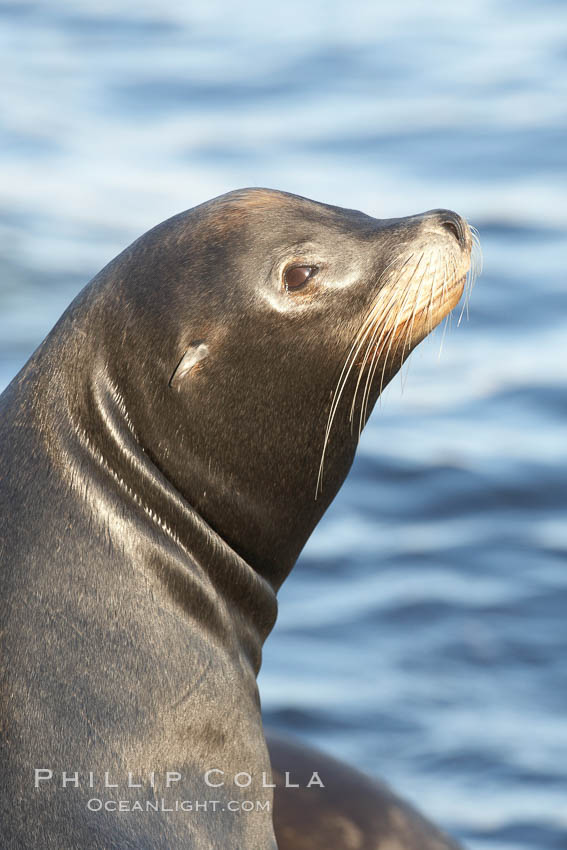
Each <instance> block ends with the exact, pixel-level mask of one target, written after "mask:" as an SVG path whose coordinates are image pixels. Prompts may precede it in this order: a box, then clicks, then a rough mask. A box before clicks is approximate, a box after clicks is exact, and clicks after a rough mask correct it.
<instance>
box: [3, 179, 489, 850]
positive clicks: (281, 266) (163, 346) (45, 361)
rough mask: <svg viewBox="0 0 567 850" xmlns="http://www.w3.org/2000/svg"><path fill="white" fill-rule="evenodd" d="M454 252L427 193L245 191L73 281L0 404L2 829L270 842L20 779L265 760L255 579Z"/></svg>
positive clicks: (234, 823) (289, 536)
mask: <svg viewBox="0 0 567 850" xmlns="http://www.w3.org/2000/svg"><path fill="white" fill-rule="evenodd" d="M471 245H472V237H471V231H470V230H469V228H468V225H467V224H466V222H465V221H464V220H463V219H461V218H460V217H459V216H458V215H456V214H455V213H452V212H450V211H447V210H434V211H432V212H427V213H423V214H421V215H412V216H409V217H407V218H395V219H376V218H372V217H370V216H367V215H365V214H363V213H361V212H358V211H355V210H346V209H341V208H339V207H333V206H328V205H325V204H320V203H316V202H314V201H310V200H308V199H306V198H301V197H298V196H295V195H290V194H286V193H283V192H275V191H269V190H266V189H246V190H241V191H237V192H232V193H229V194H228V195H224V196H222V197H220V198H216V199H214V200H212V201H209V202H207V203H205V204H202V205H201V206H198V207H195V208H194V209H192V210H189V211H187V212H184V213H181V214H180V215H177V216H174V217H173V218H171V219H169V220H168V221H166V222H163V223H162V224H160V225H158V226H157V227H155V228H154V229H153V230H150V231H149V232H148V233H146V234H145V235H144V236H142V237H141V238H140V239H138V240H137V241H136V242H134V243H133V244H132V245H131V246H130V247H129V248H127V249H126V250H125V251H124V252H123V253H122V254H120V255H119V256H118V257H117V258H116V259H115V260H113V261H112V262H111V263H110V264H109V265H108V266H107V267H106V268H104V269H103V270H102V271H101V272H100V273H99V274H98V275H97V276H96V277H95V278H94V279H93V280H92V281H91V283H90V284H88V285H87V286H86V287H85V289H84V290H83V291H82V292H81V293H80V294H79V295H78V296H77V298H76V299H75V301H74V302H73V303H72V304H71V306H70V307H69V308H68V310H67V311H66V312H65V313H64V315H63V316H62V317H61V319H60V320H59V322H58V323H57V324H56V326H55V327H54V329H53V330H52V331H51V333H50V334H49V335H48V337H47V338H46V339H45V341H44V342H43V343H42V345H41V346H40V347H39V348H38V350H37V351H36V352H35V353H34V355H33V356H32V357H31V358H30V360H29V361H28V363H27V364H26V366H25V367H24V368H23V369H22V371H21V372H20V373H19V375H17V376H16V378H15V379H14V380H13V381H12V383H11V384H10V386H9V387H8V388H7V389H6V391H5V392H4V393H3V394H2V396H1V399H0V407H1V410H2V420H1V423H0V461H1V465H2V478H1V480H0V503H1V510H2V516H3V528H2V537H3V539H2V547H1V559H2V567H1V570H0V583H1V584H0V635H1V642H2V658H3V659H4V671H3V676H4V678H3V681H4V685H3V690H2V691H1V692H0V699H1V701H2V718H3V719H2V725H3V728H2V732H3V734H2V739H1V750H2V762H3V778H2V785H1V792H2V796H1V797H0V809H1V811H0V824H1V826H0V836H1V839H2V840H1V842H0V843H1V844H2V846H14V847H31V846H39V844H41V845H42V846H43V845H45V844H48V845H49V846H57V847H58V850H71V848H75V847H77V846H81V847H82V848H85V850H86V848H89V847H93V848H95V847H96V848H98V847H101V846H120V847H122V846H124V847H126V846H128V847H130V846H136V847H141V846H144V847H152V848H171V847H181V846H191V847H193V848H195V850H204V848H209V847H215V848H231V850H232V848H235V847H254V848H262V850H268V848H270V850H273V848H275V839H274V833H273V824H272V818H271V814H270V812H269V811H267V812H266V811H265V810H263V811H261V812H254V813H250V814H249V815H247V816H246V817H241V816H239V814H238V813H237V814H234V810H229V809H228V807H226V806H225V807H224V808H222V805H221V804H219V805H221V811H219V813H218V815H217V816H215V817H214V818H209V819H200V820H199V821H198V822H197V821H191V820H188V819H187V818H186V817H185V816H184V815H183V813H182V812H179V813H174V814H167V815H165V814H164V815H163V816H159V815H157V814H156V815H155V816H153V817H150V816H148V817H145V816H134V815H132V817H130V816H129V815H128V814H126V813H124V814H121V815H120V816H116V814H115V813H113V812H110V811H102V812H99V813H89V810H88V808H87V805H86V803H87V799H86V794H87V792H84V791H82V790H81V789H76V791H77V793H76V794H74V795H70V794H68V793H67V794H61V793H59V792H58V791H57V788H56V787H55V786H50V787H48V788H47V787H46V788H45V789H44V791H42V793H39V789H36V790H38V793H35V790H34V788H33V771H34V769H36V768H42V767H45V766H46V765H48V766H49V768H50V770H53V771H59V772H60V771H71V770H72V771H77V772H80V773H81V775H83V774H85V773H88V772H90V771H93V770H96V771H99V772H100V771H103V772H104V771H109V772H110V773H112V774H120V773H121V771H122V772H123V771H124V768H126V770H128V771H132V772H136V773H137V774H140V775H148V774H149V773H151V772H159V771H163V770H172V771H175V772H178V773H179V774H180V775H182V776H184V777H188V779H187V780H186V786H184V787H179V788H178V789H177V790H178V793H179V794H180V795H189V794H190V787H191V777H195V776H199V775H203V774H204V773H205V772H206V771H207V770H208V769H210V768H219V769H221V770H223V771H224V772H225V773H226V775H236V774H238V773H239V772H241V771H246V772H247V773H249V774H250V775H252V776H261V775H263V774H264V773H266V772H268V773H269V770H270V763H269V758H268V753H267V750H266V744H265V741H264V737H263V734H262V727H261V716H260V710H259V700H258V693H257V688H256V681H255V677H256V674H257V672H258V670H259V666H260V659H261V649H262V644H263V641H264V640H265V638H266V636H267V635H268V633H269V631H270V629H271V628H272V626H273V623H274V620H275V616H276V608H277V604H276V591H277V589H278V588H279V586H280V585H281V583H282V581H283V580H284V579H285V577H286V576H287V574H288V573H289V571H290V570H291V568H292V566H293V564H294V563H295V560H296V559H297V556H298V555H299V553H300V551H301V549H302V547H303V546H304V544H305V542H306V540H307V538H308V537H309V535H310V534H311V532H312V531H313V529H314V527H315V526H316V524H317V522H318V521H319V519H320V518H321V516H322V514H323V513H324V511H325V509H326V508H327V506H328V505H329V503H330V502H331V501H332V499H333V498H334V496H335V495H336V493H337V492H338V490H339V488H340V486H341V484H342V483H343V481H344V479H345V477H346V475H347V473H348V470H349V468H350V466H351V463H352V460H353V457H354V453H355V450H356V445H357V441H358V437H359V434H360V431H361V430H362V428H363V427H364V424H365V422H366V421H367V418H368V416H369V415H370V412H371V410H372V408H373V405H374V403H375V401H376V399H377V398H378V396H379V394H380V392H381V391H382V389H383V387H384V386H386V384H387V383H388V382H389V381H390V380H391V378H392V377H393V376H394V375H395V374H396V372H397V371H398V370H399V368H400V366H401V365H402V363H403V362H404V360H405V359H406V358H407V356H408V355H409V353H410V352H411V350H412V349H413V348H414V347H415V346H416V345H417V344H418V343H419V342H420V340H422V339H423V338H424V337H425V336H426V335H427V334H428V333H429V331H430V330H431V329H432V327H433V326H434V325H435V324H437V323H438V322H439V321H440V320H441V319H442V318H443V316H444V315H446V314H447V313H448V312H449V311H450V310H451V309H452V308H453V307H454V306H455V304H456V303H457V301H458V300H459V298H460V297H461V294H462V290H463V285H464V281H465V277H466V275H467V271H468V269H469V266H470V256H471ZM30 777H31V779H30ZM180 785H181V783H180ZM145 792H146V793H147V794H150V793H151V792H150V789H148V788H146V789H145ZM140 793H143V792H140ZM225 793H226V794H228V793H229V792H228V791H226V792H224V791H223V790H222V789H219V799H220V800H221V803H222V801H223V800H224V802H225V803H227V804H228V802H229V798H228V797H226V800H225V797H224V796H223V794H225ZM235 793H236V792H235V791H234V789H232V790H231V791H230V794H231V795H232V796H233V795H234V794H235ZM242 793H243V794H244V793H245V794H246V795H249V794H250V793H253V791H251V790H250V789H245V790H243V792H242ZM14 799H17V800H18V805H17V806H15V805H13V804H12V803H13V800H14ZM246 799H250V797H249V796H247V797H246Z"/></svg>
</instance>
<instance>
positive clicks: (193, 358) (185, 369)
mask: <svg viewBox="0 0 567 850" xmlns="http://www.w3.org/2000/svg"><path fill="white" fill-rule="evenodd" d="M208 353H209V346H208V345H207V344H206V343H204V342H203V341H202V340H197V342H193V343H192V344H191V347H190V348H188V349H187V351H186V352H185V354H184V355H183V357H182V358H181V360H180V361H179V363H178V364H177V366H176V367H175V370H174V372H173V375H172V376H171V378H170V379H169V386H170V387H173V388H174V389H178V388H179V385H180V384H181V382H182V380H183V378H185V377H186V376H187V375H188V374H189V372H190V371H191V370H192V369H194V368H195V366H196V365H197V363H200V362H201V360H204V359H205V357H206V356H207V355H208Z"/></svg>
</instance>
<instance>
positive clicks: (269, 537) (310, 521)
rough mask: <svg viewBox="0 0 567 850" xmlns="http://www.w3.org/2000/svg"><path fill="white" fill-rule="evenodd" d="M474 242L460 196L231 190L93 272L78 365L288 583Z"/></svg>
mask: <svg viewBox="0 0 567 850" xmlns="http://www.w3.org/2000/svg"><path fill="white" fill-rule="evenodd" d="M472 244H473V239H472V236H471V231H470V229H469V227H468V225H467V223H466V222H465V221H464V220H463V219H462V218H461V217H460V216H458V215H457V214H456V213H454V212H451V211H448V210H433V211H430V212H426V213H423V214H421V215H411V216H408V217H406V218H394V219H376V218H372V217H370V216H368V215H365V214H363V213H361V212H358V211H355V210H349V209H341V208H339V207H334V206H328V205H325V204H321V203H316V202H314V201H311V200H308V199H306V198H302V197H298V196H295V195H290V194H286V193H283V192H277V191H270V190H266V189H246V190H241V191H236V192H231V193H229V194H227V195H223V196H221V197H220V198H216V199H214V200H212V201H209V202H207V203H205V204H203V205H201V206H198V207H196V208H194V209H192V210H189V211H188V212H185V213H181V214H180V215H178V216H175V217H174V218H172V219H169V220H168V221H166V222H164V223H162V224H160V225H158V226H157V227H156V228H154V229H153V230H151V231H149V232H148V233H147V234H145V235H144V236H142V237H141V238H140V239H139V240H137V241H136V242H135V243H134V244H133V245H132V246H130V248H128V249H126V251H125V252H123V254H121V255H120V256H119V257H118V258H117V259H116V260H114V261H113V262H112V263H111V264H110V265H109V266H108V267H107V268H106V269H104V270H103V271H102V272H101V273H100V275H98V276H97V278H95V280H94V281H93V282H92V283H91V285H90V287H87V289H86V290H85V291H84V294H83V296H82V299H79V301H80V304H79V306H75V308H74V313H73V317H74V324H75V326H76V327H77V328H78V329H79V330H80V329H81V328H82V330H83V335H86V337H87V340H88V342H87V344H86V349H85V348H84V347H83V349H82V352H81V358H82V361H83V362H84V363H87V362H88V363H90V366H89V367H84V368H83V369H80V370H78V374H80V375H81V376H82V383H83V384H85V383H86V384H89V383H91V384H92V381H93V376H95V378H94V380H95V383H96V382H100V381H101V380H102V381H104V382H106V383H107V385H108V386H110V387H112V388H114V389H113V393H114V397H115V399H116V405H117V408H116V409H117V411H118V414H119V415H123V417H125V421H126V424H127V425H128V427H129V428H130V430H131V431H132V433H135V435H136V441H137V443H138V445H139V446H140V450H141V451H142V452H143V453H144V455H145V456H146V457H147V458H149V459H150V460H151V462H152V463H153V464H154V465H155V467H156V469H157V470H159V474H160V475H162V476H164V477H165V478H166V479H167V480H168V481H169V482H170V483H171V484H172V485H173V487H174V488H175V489H176V491H177V492H178V493H179V494H180V497H181V498H182V499H183V500H185V501H186V502H187V503H188V504H189V505H191V507H192V508H193V509H194V510H195V511H197V512H198V513H199V515H200V516H201V517H202V518H203V519H204V520H205V521H206V523H208V524H209V526H210V527H211V529H212V530H213V531H214V532H216V533H217V534H219V535H220V536H221V537H222V538H223V540H224V541H226V542H227V543H228V544H229V545H230V546H231V547H232V548H233V549H234V550H235V551H236V552H237V553H238V554H239V555H241V556H242V557H243V558H245V559H246V560H247V561H248V562H249V563H250V564H251V565H252V566H253V567H254V568H255V569H256V570H257V571H258V572H260V573H261V575H263V576H264V577H265V578H267V579H268V580H269V581H270V582H271V583H272V585H273V586H275V587H277V586H279V584H280V583H281V581H282V580H283V578H284V577H285V575H287V573H288V572H289V570H290V569H291V566H292V565H293V563H294V562H295V560H296V558H297V556H298V554H299V552H300V550H301V548H302V547H303V545H304V543H305V542H306V540H307V538H308V537H309V535H310V533H311V532H312V530H313V528H314V527H315V525H316V524H317V522H318V521H319V519H320V517H321V516H322V514H323V512H324V510H325V509H326V507H327V506H328V505H329V503H330V502H331V500H332V499H333V498H334V496H335V495H336V493H337V491H338V489H339V487H340V486H341V484H342V483H343V481H344V479H345V477H346V475H347V472H348V470H349V468H350V465H351V463H352V460H353V457H354V453H355V449H356V445H357V441H358V437H359V434H360V431H361V430H362V428H363V426H364V424H365V422H366V420H367V418H368V416H369V414H370V412H371V410H372V408H373V405H374V403H375V401H376V399H377V398H378V396H379V394H380V392H381V390H382V389H383V387H385V386H386V384H387V383H388V382H389V381H390V380H391V378H392V377H393V376H394V375H395V374H396V372H397V371H398V370H399V368H400V366H401V365H402V363H403V361H404V360H405V359H406V358H407V357H408V355H409V354H410V352H411V351H412V349H413V348H414V347H415V346H416V345H417V344H418V343H419V342H420V341H421V340H422V339H423V338H424V337H425V336H426V335H427V334H428V333H429V332H430V331H431V330H432V328H433V327H435V325H437V324H438V323H439V322H440V321H441V319H442V318H443V317H444V316H446V315H447V314H448V313H449V312H450V310H452V309H453V307H454V306H455V305H456V304H457V302H458V301H459V299H460V298H461V295H462V293H463V287H464V285H465V279H466V277H467V272H468V271H469V268H470V258H471V247H472ZM77 311H78V312H77ZM81 317H82V318H81ZM85 322H86V323H88V331H87V330H86V325H85ZM93 364H96V369H95V368H94V367H93ZM85 368H88V369H89V370H90V377H87V380H86V381H85ZM80 396H81V392H78V397H80ZM120 411H122V414H120ZM107 418H108V417H107ZM111 454H112V453H111ZM120 457H121V453H120V451H119V450H118V451H117V452H116V453H115V462H116V463H117V464H118V465H119V466H120V467H121V470H122V471H121V472H120V474H121V475H124V474H126V473H127V465H125V464H124V463H123V460H120ZM131 467H132V464H131V463H130V468H131ZM125 469H126V473H125V472H124V470H125ZM131 486H133V487H134V488H135V486H136V484H135V482H133V483H132V484H131Z"/></svg>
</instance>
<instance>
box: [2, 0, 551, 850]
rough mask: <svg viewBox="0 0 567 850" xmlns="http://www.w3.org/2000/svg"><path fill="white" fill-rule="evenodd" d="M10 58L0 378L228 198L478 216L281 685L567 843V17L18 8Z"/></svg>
mask: <svg viewBox="0 0 567 850" xmlns="http://www.w3.org/2000/svg"><path fill="white" fill-rule="evenodd" d="M0 56H1V57H2V60H1V61H2V86H0V125H1V132H0V271H1V274H0V385H2V386H3V385H5V384H6V383H7V382H8V380H9V379H10V378H11V377H12V375H13V374H15V372H16V371H17V369H18V368H19V367H20V366H21V365H22V363H23V362H25V360H26V359H27V357H28V356H29V354H30V353H31V351H32V350H33V348H34V347H35V346H36V345H37V343H38V342H39V341H40V340H41V339H42V337H43V336H44V335H45V334H46V332H47V331H48V330H49V328H50V327H51V326H52V324H53V323H54V321H55V320H56V319H57V317H58V316H59V314H60V313H61V311H62V310H63V308H64V307H65V306H66V305H67V303H68V302H69V301H70V299H71V298H72V297H73V295H74V294H75V293H76V292H77V291H78V289H79V288H80V287H81V286H82V285H83V284H84V283H85V282H86V281H87V280H88V279H89V278H90V277H91V276H92V274H94V273H95V272H96V271H97V270H98V269H99V268H101V267H102V266H103V265H104V264H105V263H106V262H107V261H108V260H109V259H110V258H111V257H112V256H114V255H115V254H116V253H117V252H118V251H119V250H120V249H121V248H122V247H124V246H125V245H126V244H127V243H128V242H129V241H131V240H132V239H133V238H134V237H136V236H137V235H139V234H140V233H142V232H143V231H144V230H146V229H147V228H149V227H150V226H152V225H153V224H155V223H156V222H158V221H160V220H162V219H164V218H166V217H167V216H169V215H171V214H173V213H175V212H178V211H179V210H182V209H186V208H188V207H191V206H193V205H194V204H196V203H198V202H201V201H203V200H205V199H207V198H209V197H212V196H214V195H217V194H219V193H221V192H223V191H226V190H228V189H232V188H236V187H239V186H246V185H265V186H272V187H276V188H282V189H286V190H288V191H292V192H297V193H299V194H303V195H307V196H310V197H314V198H316V199H318V200H322V201H326V202H329V203H335V204H339V205H342V206H350V207H357V208H360V209H363V210H364V211H366V212H368V213H370V214H374V215H378V216H396V215H408V214H411V213H416V212H421V211H423V210H426V209H430V208H432V207H440V206H443V207H452V208H454V209H456V210H457V211H459V212H460V213H462V214H463V215H466V216H467V217H469V218H470V220H471V221H472V222H473V223H474V224H475V225H476V226H477V227H478V228H479V230H480V234H481V239H482V243H483V248H484V267H485V270H484V273H483V275H482V277H481V278H480V280H479V281H478V284H477V286H476V289H475V290H474V292H473V296H472V299H471V304H470V316H469V318H468V320H466V319H463V322H462V323H461V325H460V326H459V327H457V326H456V325H457V322H456V320H455V321H454V322H453V323H452V326H451V327H450V328H449V330H448V332H447V334H446V336H445V338H444V340H443V346H442V347H443V351H442V354H441V356H439V353H440V348H441V342H442V333H441V332H440V331H437V332H436V334H434V335H433V336H432V337H431V338H430V339H429V340H427V341H426V342H425V343H423V344H422V346H420V348H419V349H418V351H417V352H415V353H414V355H412V357H411V358H410V363H409V368H408V369H407V370H404V376H403V382H402V379H401V378H399V377H398V378H397V379H396V380H395V381H394V383H393V385H392V386H391V387H389V388H388V390H387V391H386V393H385V394H384V396H383V399H382V404H381V406H380V408H377V409H376V411H375V413H374V414H373V417H372V419H371V421H370V424H369V426H368V428H367V430H366V432H365V434H364V436H363V439H362V442H361V446H360V450H359V455H358V459H357V462H356V464H355V467H354V469H353V471H352V474H351V476H350V478H349V480H348V481H347V483H346V485H345V486H344V488H343V490H342V491H341V493H340V494H339V496H338V498H337V500H336V502H335V503H334V504H333V506H332V508H331V509H330V510H329V512H328V515H327V516H326V517H325V519H324V521H323V522H322V523H321V525H320V527H319V528H318V529H317V531H316V533H315V534H314V535H313V538H312V539H311V541H310V542H309V544H308V546H307V548H306V549H305V552H304V554H303V555H302V557H301V559H300V562H299V563H298V565H297V567H296V569H295V571H294V573H293V574H292V576H291V578H290V579H289V581H288V583H287V584H286V585H285V586H284V588H283V590H282V593H281V606H280V618H279V622H278V625H277V626H276V629H275V631H274V633H273V635H272V636H271V637H270V639H269V640H268V643H267V646H266V652H265V661H264V669H263V671H262V674H261V682H260V684H261V692H262V697H263V705H264V710H265V714H266V717H267V719H268V720H269V721H270V722H271V723H272V724H273V725H276V726H279V727H280V728H281V729H283V730H290V731H294V732H297V733H300V734H303V736H304V737H305V738H306V739H307V740H309V741H311V742H313V743H316V744H319V745H321V746H322V747H324V748H325V749H327V750H329V751H330V752H332V753H335V754H337V755H339V756H342V757H345V758H347V759H348V760H349V761H352V762H354V763H357V764H358V765H359V766H360V767H362V768H364V769H365V770H367V771H369V772H370V773H373V774H376V775H380V776H384V777H386V779H387V780H388V781H389V782H390V783H391V784H392V785H394V787H395V788H397V789H398V790H399V791H401V792H402V793H404V794H405V795H407V796H408V797H410V798H411V799H412V800H414V801H415V802H416V803H417V804H418V805H419V806H420V807H421V808H422V809H423V810H424V811H425V812H427V813H428V814H429V815H430V816H431V817H433V818H435V819H436V820H438V821H439V822H440V823H442V824H443V825H444V826H446V827H447V828H449V829H451V830H452V831H453V832H454V833H455V834H457V835H458V836H460V837H461V838H462V839H464V840H466V841H467V842H468V845H469V846H470V847H471V848H473V850H504V849H505V848H515V850H524V848H529V850H548V848H549V850H551V848H559V847H566V846H567V832H566V828H567V718H566V714H567V664H566V661H565V659H566V657H567V626H566V621H567V617H566V612H567V569H566V564H565V561H566V554H567V525H566V522H565V519H566V507H567V271H566V269H567V6H566V5H565V4H564V3H561V2H552V0H548V1H547V2H538V3H536V2H525V0H524V2H521V0H520V2H518V0H516V2H506V1H505V0H501V1H500V2H482V0H476V1H475V0H461V2H459V3H458V4H456V3H454V2H449V0H440V2H437V3H435V4H428V3H421V2H417V0H409V2H403V3H391V2H388V3H385V2H358V3H356V4H353V3H347V2H322V0H320V2H313V3H309V4H304V3H301V2H298V0H289V2H286V3H283V4H265V3H260V2H248V3H245V4H244V5H240V4H229V3H228V2H226V3H221V2H210V0H208V2H206V3H205V2H202V3H199V2H191V3H186V2H181V0H169V2H167V3H163V2H162V0H136V1H135V2H134V0H121V2H104V0H80V1H79V0H73V2H61V0H59V2H58V1H57V0H50V2H49V3H44V2H26V0H14V2H0ZM406 371H407V374H406ZM402 383H403V392H402Z"/></svg>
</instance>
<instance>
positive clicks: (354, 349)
mask: <svg viewBox="0 0 567 850" xmlns="http://www.w3.org/2000/svg"><path fill="white" fill-rule="evenodd" d="M412 256H413V254H411V255H410V256H409V257H407V258H406V260H405V261H404V263H403V264H402V266H401V269H403V268H404V267H405V266H406V265H407V263H408V262H410V260H411V257H412ZM397 261H398V258H396V259H395V260H392V262H391V263H389V264H388V265H387V266H386V268H385V269H384V271H383V272H382V274H381V275H380V277H379V279H378V285H379V284H380V283H381V281H382V279H383V278H384V276H385V274H386V272H387V271H388V270H389V269H390V268H391V267H392V266H394V265H395V263H396V262H397ZM378 306H379V299H377V301H376V303H375V304H374V305H373V306H372V308H371V309H370V311H369V313H368V315H367V317H366V318H365V320H364V322H363V324H362V327H361V328H360V330H359V331H358V333H357V335H356V337H355V339H354V342H353V343H352V345H351V347H350V349H349V352H348V354H347V357H346V360H345V363H344V366H343V368H342V370H341V373H340V375H339V379H338V381H337V385H336V387H335V390H334V393H333V398H332V401H331V408H330V410H329V417H328V419H327V428H326V431H325V439H324V442H323V450H322V452H321V461H320V464H319V472H318V475H317V485H316V489H315V498H317V495H318V494H319V491H320V489H321V486H322V481H323V468H324V464H325V453H326V450H327V444H328V442H329V434H330V433H331V428H332V426H333V421H334V418H335V415H336V412H337V409H338V406H339V402H340V400H341V397H342V394H343V392H344V388H345V386H346V384H347V382H348V379H349V376H350V373H351V371H352V368H353V366H354V364H355V362H356V358H357V357H358V354H359V352H360V350H361V348H362V346H363V344H364V340H365V338H366V336H367V334H368V333H369V331H370V328H371V327H372V323H373V321H374V317H375V313H376V312H377V308H378Z"/></svg>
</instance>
